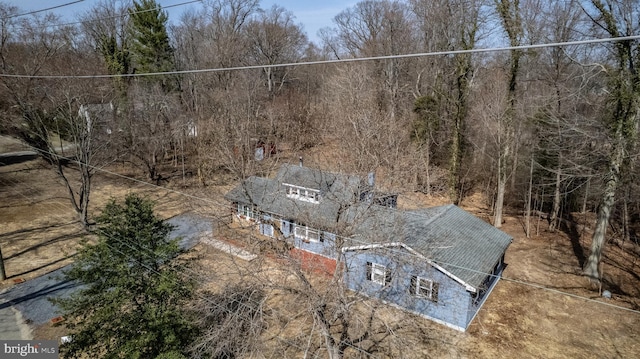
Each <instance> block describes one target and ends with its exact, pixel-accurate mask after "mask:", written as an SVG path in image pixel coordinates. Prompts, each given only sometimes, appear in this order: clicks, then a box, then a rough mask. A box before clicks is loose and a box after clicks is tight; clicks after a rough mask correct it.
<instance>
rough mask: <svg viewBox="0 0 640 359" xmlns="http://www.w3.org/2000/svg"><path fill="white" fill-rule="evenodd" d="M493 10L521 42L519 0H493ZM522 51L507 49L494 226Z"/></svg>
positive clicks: (512, 41) (512, 39) (510, 149)
mask: <svg viewBox="0 0 640 359" xmlns="http://www.w3.org/2000/svg"><path fill="white" fill-rule="evenodd" d="M495 5H496V9H497V12H498V15H499V16H500V20H501V22H502V27H503V29H504V31H505V32H506V34H507V38H508V40H509V45H510V46H513V47H515V46H520V45H522V38H523V35H524V31H523V27H522V17H521V10H520V0H495ZM521 57H522V52H521V50H518V49H513V50H510V57H509V60H508V67H509V78H508V81H507V89H508V91H507V107H506V110H505V112H504V117H503V121H502V129H501V130H502V131H501V132H502V133H501V135H500V136H499V142H498V143H499V146H500V152H499V154H498V171H497V190H496V200H495V206H494V219H493V225H494V226H496V227H498V228H500V227H502V212H503V211H504V195H505V191H506V185H507V179H508V173H509V166H510V164H511V161H513V158H512V156H513V154H514V153H515V152H516V150H515V149H514V146H515V143H516V140H515V129H514V126H515V122H516V121H517V119H516V116H517V115H516V101H517V97H516V94H517V92H516V91H517V84H518V74H519V72H520V59H521Z"/></svg>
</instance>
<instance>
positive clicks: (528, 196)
mask: <svg viewBox="0 0 640 359" xmlns="http://www.w3.org/2000/svg"><path fill="white" fill-rule="evenodd" d="M532 192H533V156H531V167H530V168H529V194H528V195H527V215H526V216H527V227H526V228H527V229H526V232H527V238H531V193H532Z"/></svg>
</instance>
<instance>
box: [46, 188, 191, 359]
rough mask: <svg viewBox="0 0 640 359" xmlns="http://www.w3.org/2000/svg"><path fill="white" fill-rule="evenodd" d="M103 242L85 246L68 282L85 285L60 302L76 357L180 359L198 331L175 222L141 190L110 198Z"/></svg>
mask: <svg viewBox="0 0 640 359" xmlns="http://www.w3.org/2000/svg"><path fill="white" fill-rule="evenodd" d="M97 222H98V226H99V227H98V229H97V231H96V233H97V235H98V241H97V243H95V244H87V245H86V246H85V247H84V248H83V249H82V250H81V251H80V252H79V255H78V258H77V260H76V262H75V264H74V265H73V267H72V268H71V269H70V270H68V271H67V272H65V279H66V280H70V281H76V282H78V283H79V284H81V285H82V289H81V290H79V291H78V292H76V293H74V294H73V295H72V296H70V297H69V298H65V299H61V300H60V301H59V303H57V304H59V305H60V307H61V308H62V309H63V313H64V314H63V315H64V316H65V317H66V318H68V321H67V327H68V328H69V329H71V335H72V338H73V340H72V341H71V342H70V343H68V344H65V345H64V346H63V348H62V349H63V352H64V353H65V354H66V355H67V356H68V357H71V358H77V357H81V356H82V355H83V353H94V355H96V354H97V355H98V356H99V357H102V358H157V357H159V356H161V355H164V357H167V355H169V357H180V355H182V353H183V352H184V351H186V348H187V347H188V343H189V342H190V340H191V339H190V338H192V337H193V336H194V334H195V332H196V329H195V327H194V325H193V324H192V323H193V322H192V321H191V320H190V318H189V316H188V314H187V311H185V310H184V309H183V304H185V303H186V302H187V301H188V300H189V299H190V298H192V295H193V291H194V283H193V282H192V281H191V280H189V279H187V278H184V277H183V276H182V274H181V273H182V269H183V268H184V266H185V265H186V263H185V262H183V261H182V260H180V259H178V258H177V255H178V254H179V253H180V249H179V247H178V244H177V239H173V240H170V239H169V233H170V231H171V229H172V226H171V225H170V224H167V223H165V222H164V221H163V220H162V219H160V218H159V217H157V216H156V215H155V214H154V212H153V203H152V202H151V201H149V200H147V199H144V198H141V197H139V196H138V195H135V194H131V195H128V196H127V197H126V198H125V200H124V202H122V203H119V202H117V201H116V200H111V201H110V202H109V203H108V204H107V205H106V206H105V208H104V209H103V211H102V213H101V215H100V216H99V217H98V218H97Z"/></svg>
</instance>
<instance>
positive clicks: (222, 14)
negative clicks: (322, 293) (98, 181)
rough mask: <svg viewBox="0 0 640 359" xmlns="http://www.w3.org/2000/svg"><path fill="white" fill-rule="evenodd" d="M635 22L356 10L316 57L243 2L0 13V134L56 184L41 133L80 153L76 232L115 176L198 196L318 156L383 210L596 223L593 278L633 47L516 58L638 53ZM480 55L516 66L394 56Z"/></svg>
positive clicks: (618, 203) (551, 8) (617, 199)
mask: <svg viewBox="0 0 640 359" xmlns="http://www.w3.org/2000/svg"><path fill="white" fill-rule="evenodd" d="M639 10H640V5H638V3H637V2H636V1H633V0H619V1H614V0H607V1H601V0H590V1H563V2H546V1H537V0H493V1H492V0H429V1H427V0H408V1H388V0H385V1H361V2H359V3H357V4H356V5H355V6H353V7H349V8H345V9H344V11H342V12H341V13H340V14H339V15H337V16H336V17H335V19H334V25H333V27H330V28H325V29H323V30H322V31H321V39H322V41H321V43H318V44H316V43H311V42H310V41H309V40H308V38H307V35H306V34H305V33H304V31H303V29H302V26H301V25H300V24H297V23H296V19H295V18H294V17H293V15H292V13H290V12H288V11H287V10H286V9H284V8H282V7H279V6H274V7H272V8H269V9H261V8H260V2H259V1H258V0H218V1H204V2H203V6H202V10H201V11H191V12H186V13H184V14H183V15H182V17H181V18H180V19H173V22H171V23H169V21H168V17H167V13H166V12H165V11H163V10H161V9H160V8H159V7H158V4H157V3H156V2H155V1H153V0H142V1H139V2H138V1H134V2H133V3H128V2H126V1H115V0H104V1H101V2H99V3H97V4H96V5H95V7H94V8H93V9H92V10H91V11H89V12H87V13H86V14H84V15H83V16H82V17H81V18H80V19H78V21H79V22H77V23H75V24H64V23H63V21H62V20H61V19H60V18H57V17H56V16H54V15H51V14H46V15H43V14H40V13H39V14H33V15H29V16H16V15H19V14H21V13H22V12H21V10H20V9H18V8H15V7H11V6H8V5H4V4H3V5H1V7H0V13H1V15H0V16H1V20H0V21H1V24H0V25H1V28H0V31H1V34H0V35H1V36H0V41H1V43H0V56H1V58H0V61H1V66H2V74H1V76H0V82H1V84H2V87H1V89H0V101H1V105H0V109H1V111H2V117H3V120H2V132H3V133H4V134H10V135H13V136H16V137H19V138H21V139H22V140H24V141H25V142H26V143H28V144H30V145H31V146H33V147H34V148H36V149H38V151H40V154H41V155H42V157H43V158H45V159H46V160H47V161H48V162H50V163H51V164H52V165H53V167H54V169H56V172H57V173H58V175H60V176H61V178H66V177H67V176H68V175H69V173H72V175H75V174H76V172H70V171H69V170H68V168H67V167H66V166H67V165H68V164H67V163H64V162H65V161H63V159H61V158H60V157H57V156H55V155H54V150H53V148H54V146H55V145H56V144H55V143H52V140H51V139H52V138H54V136H52V134H55V135H59V137H60V138H61V139H64V140H66V141H68V142H72V143H74V144H76V146H77V148H78V151H77V157H76V159H77V162H78V164H79V165H78V166H79V169H80V171H78V172H77V173H78V174H79V175H80V178H81V179H82V181H81V183H82V185H81V188H74V187H73V186H72V185H71V184H70V182H68V181H67V182H66V183H67V184H68V187H69V194H70V198H71V201H72V203H73V205H74V208H75V209H76V211H77V212H78V214H79V216H80V218H81V220H82V222H83V223H84V224H85V225H90V219H89V218H88V217H87V207H88V203H89V198H90V188H91V187H90V185H91V177H92V176H93V174H94V173H95V171H96V170H98V169H100V168H102V167H104V166H107V165H109V164H110V163H113V162H116V161H120V162H127V163H130V164H131V165H132V166H135V167H136V168H139V169H140V170H143V171H144V172H145V173H146V174H147V177H148V179H149V180H151V181H154V182H156V183H162V181H165V180H167V179H168V177H169V173H167V171H168V170H167V168H169V167H168V165H173V168H179V169H180V171H181V172H182V175H183V176H185V175H187V174H188V173H193V174H195V175H197V176H198V179H199V183H200V185H202V186H206V185H207V184H208V183H211V182H212V181H214V180H215V179H216V178H218V177H219V176H220V175H232V176H233V178H236V179H238V178H244V177H246V176H249V175H252V174H262V173H264V171H265V167H264V166H263V165H262V163H261V162H260V161H256V159H255V149H256V148H257V147H259V146H263V147H264V146H265V144H266V146H267V147H269V151H267V152H269V154H271V152H274V156H278V155H279V153H280V152H281V151H283V149H286V150H287V151H288V153H289V154H299V153H300V154H301V153H303V152H304V151H308V150H309V149H318V150H322V149H323V148H325V149H327V150H328V151H333V152H334V153H335V154H336V156H337V157H335V158H336V160H335V161H330V164H329V166H331V167H332V168H331V169H332V170H335V171H343V172H347V173H362V174H365V173H369V172H376V173H377V174H378V177H379V179H380V183H381V185H383V186H384V187H385V189H387V190H390V191H395V192H400V191H422V192H425V193H427V194H447V195H449V196H450V199H451V201H452V202H454V203H458V202H460V201H462V200H464V198H465V196H467V195H468V194H470V193H474V192H481V193H483V194H484V196H485V198H486V199H487V201H488V202H490V203H491V208H492V209H493V213H492V216H493V218H494V225H495V226H496V227H500V226H501V224H502V212H503V211H510V212H513V213H516V214H520V215H523V216H525V217H526V218H529V217H528V214H529V213H531V211H541V212H544V213H546V214H547V215H548V218H549V228H550V229H556V228H559V227H560V225H561V220H562V219H563V218H564V219H570V218H571V213H574V212H585V211H592V212H597V213H598V216H597V222H596V223H594V227H595V233H594V236H593V244H592V250H591V255H590V256H589V258H588V260H587V261H586V263H584V265H585V267H584V269H585V272H586V274H587V275H588V276H590V277H591V278H594V279H598V278H599V277H600V274H599V271H598V263H599V261H600V256H601V252H602V248H603V247H604V244H605V238H609V239H611V238H615V239H616V240H619V241H630V240H633V241H637V237H636V233H635V228H634V226H633V225H632V223H634V222H636V220H637V218H638V216H639V215H640V203H639V202H638V201H637V196H638V190H639V189H638V186H637V185H636V183H637V181H636V179H637V176H638V168H637V166H635V162H636V159H637V156H638V148H637V146H636V137H637V133H638V116H639V114H638V105H639V103H638V100H639V95H640V89H639V88H638V86H639V81H640V79H639V78H638V74H637V69H636V64H637V62H638V60H640V59H638V56H639V55H638V54H639V52H638V45H639V42H638V40H637V39H635V38H634V39H627V40H623V41H622V40H621V41H610V42H605V43H583V44H574V45H564V46H549V47H542V48H518V47H519V46H522V45H537V44H544V43H562V42H568V41H580V40H592V39H600V38H616V37H624V36H635V35H638V34H640V33H639V30H640V29H639V28H638V25H639V24H638V15H639ZM492 45H493V46H495V45H500V46H502V45H509V46H512V47H511V48H510V50H508V51H495V52H481V53H471V52H454V53H449V54H444V55H437V56H427V55H425V56H414V57H395V56H393V55H405V54H417V53H433V52H447V51H452V50H474V49H480V48H487V47H492ZM380 56H388V57H385V58H380V59H373V60H370V61H362V62H345V63H333V64H320V65H306V66H302V65H297V66H294V65H288V66H280V65H279V64H292V63H305V62H310V61H322V60H336V59H339V60H345V59H351V58H362V57H380ZM263 65H270V66H263ZM230 68H242V69H230ZM204 69H209V70H208V71H202V72H196V71H194V72H189V71H187V72H181V71H185V70H204ZM165 72H170V73H169V74H159V75H158V74H157V73H165ZM145 73H154V75H152V76H140V75H143V74H145ZM16 75H17V76H16ZM94 75H114V76H112V77H108V76H107V77H99V76H98V77H96V76H94ZM99 106H101V107H99ZM98 108H100V109H101V110H100V113H99V114H98V110H97V109H98ZM74 183H75V182H74Z"/></svg>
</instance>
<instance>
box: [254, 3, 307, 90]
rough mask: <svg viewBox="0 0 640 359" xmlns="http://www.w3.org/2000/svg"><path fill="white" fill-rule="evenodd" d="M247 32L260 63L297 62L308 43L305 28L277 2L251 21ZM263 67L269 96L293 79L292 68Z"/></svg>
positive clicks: (257, 61) (255, 57)
mask: <svg viewBox="0 0 640 359" xmlns="http://www.w3.org/2000/svg"><path fill="white" fill-rule="evenodd" d="M246 32H247V37H248V39H249V41H250V44H251V54H252V57H253V59H254V61H255V63H256V64H260V65H277V64H282V63H293V62H298V61H299V60H300V59H301V58H302V56H303V51H304V48H305V47H306V46H307V44H308V40H307V37H306V35H305V34H304V33H303V32H302V28H301V27H300V25H297V24H295V23H294V16H293V14H292V13H291V12H289V11H286V10H285V9H284V8H283V7H280V6H277V5H274V6H273V7H271V8H270V9H268V10H266V11H262V12H261V13H260V15H259V16H258V18H257V19H255V20H253V21H251V22H250V23H249V24H248V26H247V29H246ZM263 71H264V75H265V78H266V83H267V91H268V93H269V96H270V97H272V96H273V95H274V94H275V93H276V92H279V91H280V90H281V89H282V87H283V86H284V84H285V83H287V82H289V81H291V79H290V78H289V77H290V72H291V71H292V69H291V68H286V67H266V68H264V69H263Z"/></svg>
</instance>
